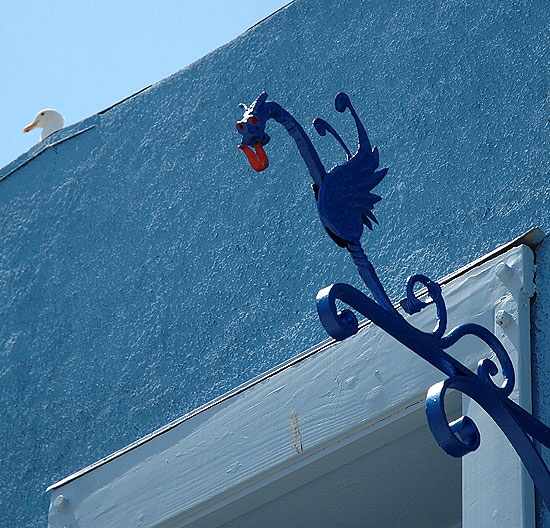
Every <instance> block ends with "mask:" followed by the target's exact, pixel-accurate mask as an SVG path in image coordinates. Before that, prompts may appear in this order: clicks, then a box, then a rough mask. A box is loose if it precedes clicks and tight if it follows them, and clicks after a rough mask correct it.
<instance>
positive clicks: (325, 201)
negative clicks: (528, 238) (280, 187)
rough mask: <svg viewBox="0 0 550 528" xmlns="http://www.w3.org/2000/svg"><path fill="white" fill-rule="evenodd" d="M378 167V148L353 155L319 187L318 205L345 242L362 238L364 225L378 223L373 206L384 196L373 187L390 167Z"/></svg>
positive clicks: (332, 230) (333, 231) (331, 231)
mask: <svg viewBox="0 0 550 528" xmlns="http://www.w3.org/2000/svg"><path fill="white" fill-rule="evenodd" d="M354 158H355V157H354ZM377 167H378V151H377V150H376V148H375V149H373V151H372V153H371V155H370V156H367V157H363V156H360V157H358V158H355V159H351V160H350V161H348V162H347V163H344V164H343V165H338V166H336V167H334V169H332V170H331V171H330V172H329V173H328V174H327V175H326V176H325V178H324V180H323V183H322V184H321V187H320V188H319V194H318V200H317V208H318V211H319V216H320V217H321V221H322V222H323V224H324V226H325V227H326V228H327V230H328V231H329V234H333V235H336V237H337V238H339V239H342V240H343V241H344V242H359V240H360V238H361V235H362V233H363V225H365V226H367V227H368V228H369V229H372V222H375V223H378V221H377V220H376V217H375V216H374V213H373V209H374V206H375V204H376V203H377V202H379V201H380V200H381V198H380V196H378V195H377V194H374V193H372V192H371V191H372V189H374V187H376V186H377V185H378V184H379V183H380V182H381V181H382V179H383V178H384V176H385V175H386V173H387V172H388V169H382V170H379V171H376V168H377ZM333 238H334V237H333ZM335 241H336V242H337V243H339V242H338V240H335ZM340 245H342V244H340Z"/></svg>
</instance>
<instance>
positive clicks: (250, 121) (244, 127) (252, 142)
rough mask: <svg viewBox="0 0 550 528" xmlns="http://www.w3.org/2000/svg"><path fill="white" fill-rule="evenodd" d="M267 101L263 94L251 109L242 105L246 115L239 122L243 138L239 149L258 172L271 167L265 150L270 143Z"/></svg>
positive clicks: (265, 95) (238, 128)
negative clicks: (267, 126)
mask: <svg viewBox="0 0 550 528" xmlns="http://www.w3.org/2000/svg"><path fill="white" fill-rule="evenodd" d="M266 99H267V94H266V93H265V92H262V93H261V94H260V96H259V97H258V99H256V101H254V102H253V103H252V106H250V108H249V107H247V106H246V105H245V104H242V103H241V105H240V106H241V108H243V109H244V115H243V117H242V119H241V120H240V121H239V122H237V130H238V131H239V133H240V134H242V136H243V139H242V142H241V144H240V145H239V146H238V148H239V149H240V150H242V151H243V152H244V153H245V155H246V158H247V159H248V162H249V163H250V166H251V167H252V168H253V169H254V170H255V171H257V172H261V171H263V170H265V169H267V167H268V165H269V160H268V159H267V155H266V153H265V151H264V149H263V147H264V146H265V145H267V144H268V143H269V136H268V135H267V134H266V133H265V125H266V123H267V121H268V119H269V115H268V112H267V109H266V107H265V106H266V105H265V101H266ZM252 148H254V150H252Z"/></svg>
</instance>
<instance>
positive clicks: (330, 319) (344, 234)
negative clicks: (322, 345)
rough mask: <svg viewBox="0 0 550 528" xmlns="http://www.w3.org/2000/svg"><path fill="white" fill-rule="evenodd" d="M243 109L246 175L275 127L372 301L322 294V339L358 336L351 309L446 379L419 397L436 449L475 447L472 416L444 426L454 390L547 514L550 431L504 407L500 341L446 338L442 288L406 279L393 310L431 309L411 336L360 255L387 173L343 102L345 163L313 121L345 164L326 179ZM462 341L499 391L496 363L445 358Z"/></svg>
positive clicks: (295, 130) (350, 291)
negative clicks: (352, 143) (354, 141)
mask: <svg viewBox="0 0 550 528" xmlns="http://www.w3.org/2000/svg"><path fill="white" fill-rule="evenodd" d="M242 106H243V108H244V109H245V113H244V116H243V118H242V119H241V120H240V121H239V122H238V123H237V130H238V131H239V132H240V133H241V134H242V136H243V139H242V143H241V145H240V146H239V148H240V149H241V150H243V152H244V153H245V155H246V157H247V158H248V160H249V162H250V165H251V166H252V168H253V169H254V170H256V171H262V170H265V169H266V168H267V167H268V165H269V162H268V158H267V155H266V153H265V151H264V148H263V147H264V146H265V145H267V143H268V142H269V139H270V138H269V136H268V135H267V134H266V132H265V126H266V124H267V121H269V119H274V120H275V121H277V122H278V123H280V124H282V125H283V126H284V127H285V128H286V130H287V131H288V133H289V134H290V136H291V137H292V138H293V139H294V140H295V142H296V145H297V147H298V150H299V152H300V154H301V156H302V158H303V159H304V161H305V163H306V166H307V168H308V169H309V172H310V174H311V176H312V178H313V182H314V183H313V185H312V187H313V191H314V193H315V198H316V201H317V210H318V213H319V217H320V219H321V222H322V223H323V225H324V226H325V229H326V230H327V232H328V234H329V235H330V237H331V238H332V239H333V240H334V242H335V243H336V244H338V245H339V246H341V247H344V248H346V249H347V250H348V252H349V253H350V255H351V258H352V259H353V262H354V263H355V265H356V267H357V270H358V271H359V274H360V276H361V277H362V279H363V281H364V282H365V285H366V286H367V288H368V289H369V290H370V292H371V293H372V295H373V297H374V300H373V299H371V298H370V297H368V296H367V295H365V294H364V293H362V292H361V291H359V290H357V289H356V288H354V287H352V286H349V285H348V284H333V285H331V286H328V287H327V288H324V289H322V290H321V291H320V292H319V293H318V294H317V311H318V313H319V318H320V320H321V323H322V324H323V326H324V327H325V330H326V331H327V332H328V334H329V335H330V336H332V337H333V338H334V339H337V340H343V339H346V338H347V337H350V336H351V335H353V334H355V333H356V332H357V331H358V320H357V317H356V316H355V314H354V312H353V311H352V310H349V309H345V310H342V311H338V309H337V307H336V300H339V301H341V302H343V303H345V304H346V305H348V306H349V307H351V308H353V309H354V310H355V311H357V312H359V313H361V314H362V315H363V316H365V317H367V318H368V319H370V320H371V321H372V322H373V323H374V324H376V325H377V326H379V327H380V328H382V329H383V330H384V331H386V332H387V333H388V334H390V335H391V336H392V337H394V338H395V339H397V341H399V342H400V343H402V344H403V345H405V346H406V347H408V348H409V349H410V350H412V351H413V352H415V353H416V354H418V355H419V356H420V357H422V358H423V359H425V360H426V361H428V362H429V363H431V364H432V365H433V366H434V367H436V368H437V369H439V370H440V371H441V372H443V373H444V374H446V375H447V376H448V378H447V379H446V380H444V381H442V382H440V383H438V384H436V385H434V386H433V387H431V388H430V390H429V391H428V394H427V397H426V415H427V418H428V423H429V426H430V429H431V431H432V433H433V435H434V437H435V439H436V440H437V442H438V443H439V445H440V446H441V447H442V448H443V449H444V450H445V451H446V452H447V453H448V454H449V455H452V456H455V457H461V456H464V455H465V454H467V453H470V452H472V451H474V450H475V449H477V448H478V447H479V444H480V434H479V431H478V429H477V427H476V425H475V423H474V422H473V421H472V420H471V419H470V418H468V417H467V416H463V417H461V418H460V419H458V420H455V421H453V422H451V423H449V422H448V420H447V417H446V413H445V405H444V398H445V393H446V392H447V390H448V389H454V390H458V391H460V392H462V393H464V394H466V395H468V396H469V397H470V398H472V399H473V400H475V401H476V402H477V403H478V404H479V405H480V406H481V407H482V408H483V409H484V410H485V411H486V412H487V413H488V414H489V415H490V416H491V417H492V418H493V420H494V421H495V422H496V423H497V425H498V426H499V427H500V428H501V429H502V431H503V432H504V434H505V435H506V437H507V438H508V440H509V441H510V443H511V444H512V446H513V447H514V449H515V450H516V452H517V453H518V454H519V456H520V457H521V459H522V461H523V463H524V465H525V467H526V468H527V470H528V472H529V474H530V475H531V478H532V479H533V482H534V483H535V486H536V487H537V489H538V491H539V493H540V495H541V497H542V498H543V500H544V502H545V503H546V505H547V506H548V507H549V508H550V471H549V470H548V467H547V466H546V465H545V463H544V461H543V459H542V458H541V456H540V454H539V452H538V451H537V448H536V446H535V442H540V443H541V444H543V445H544V446H546V447H550V428H548V427H547V426H546V425H544V424H543V423H542V422H540V421H539V420H537V419H536V418H534V417H533V416H531V415H530V414H529V413H528V412H527V411H525V410H524V409H522V408H521V407H520V406H519V405H517V404H516V403H515V402H513V401H512V400H510V398H509V396H510V394H511V392H512V390H513V388H514V383H515V374H514V369H513V365H512V362H511V360H510V357H509V356H508V353H507V352H506V350H505V349H504V347H503V345H502V343H501V342H500V341H499V340H498V338H497V337H496V336H495V335H494V334H493V333H492V332H490V331H489V330H488V329H486V328H484V327H483V326H480V325H477V324H473V323H467V324H463V325H460V326H458V327H456V328H455V329H453V330H452V331H450V332H449V333H447V334H445V332H446V327H447V310H446V307H445V302H444V300H443V296H442V294H441V287H440V286H439V284H437V283H436V282H434V281H432V280H430V279H429V278H428V277H426V276H424V275H414V276H412V277H410V278H409V279H408V282H407V287H406V298H405V300H403V301H401V307H402V309H403V310H404V311H405V312H406V313H407V314H413V313H417V312H420V311H421V310H423V309H424V308H426V307H427V306H429V305H431V304H434V305H435V307H436V313H437V316H436V317H437V322H436V326H435V328H434V330H433V331H432V332H424V331H421V330H419V329H417V328H415V327H414V326H412V325H411V324H410V323H408V322H407V321H406V320H405V318H404V317H403V316H402V315H401V314H400V313H399V312H398V311H397V310H396V308H395V307H394V306H393V304H392V302H391V301H390V299H389V297H388V295H387V294H386V291H385V290H384V287H383V286H382V284H381V282H380V280H379V279H378V276H377V275H376V271H375V270H374V267H373V266H372V264H371V262H370V261H369V259H368V257H367V255H366V254H365V252H364V251H363V248H362V246H361V242H360V239H361V235H362V233H363V226H366V227H368V228H369V229H372V223H373V222H375V223H378V222H377V220H376V217H375V216H374V214H373V212H372V211H373V208H374V205H375V204H376V203H377V202H378V201H380V199H381V198H380V196H378V195H376V194H373V193H372V192H371V191H372V190H373V188H374V187H376V185H378V183H380V181H381V180H382V179H383V178H384V176H385V175H386V173H387V171H388V169H382V170H376V169H377V168H378V164H379V156H378V150H377V149H376V147H374V148H372V147H371V144H370V141H369V139H368V136H367V133H366V131H365V128H364V127H363V124H362V123H361V121H360V119H359V117H358V115H357V113H356V112H355V109H354V108H353V106H352V105H351V102H350V100H349V97H348V96H347V95H346V94H344V93H340V94H338V95H337V96H336V100H335V106H336V110H337V111H338V112H344V111H345V110H349V111H350V113H351V115H352V117H353V119H354V121H355V125H356V127H357V131H358V135H359V148H358V150H357V152H356V153H355V154H354V155H353V156H352V155H351V152H350V150H349V149H348V147H347V146H346V144H345V143H344V141H343V140H342V138H341V137H340V136H339V135H338V133H337V132H336V131H335V130H334V129H333V128H332V127H331V126H330V125H329V124H328V123H327V122H326V121H324V120H322V119H316V120H315V121H314V126H315V129H316V130H317V132H318V133H319V134H320V135H322V136H324V135H326V133H327V132H328V133H330V134H331V135H332V136H334V137H335V138H336V140H337V141H338V143H339V144H340V145H341V146H342V148H343V149H344V151H345V152H346V155H347V161H346V162H345V163H343V164H341V165H337V166H336V167H334V168H333V169H331V170H330V171H329V172H326V171H325V168H324V167H323V164H322V163H321V160H320V158H319V155H318V154H317V152H316V150H315V148H314V146H313V144H312V142H311V140H310V138H309V137H308V135H307V134H306V132H305V131H304V129H303V128H302V126H301V125H300V124H299V123H298V121H296V119H295V118H294V117H293V116H292V115H291V114H290V113H289V112H288V111H286V110H285V109H284V108H282V107H281V106H280V105H279V104H277V103H275V102H272V101H267V94H266V93H262V94H261V95H260V96H259V98H258V99H257V100H256V101H255V102H254V103H253V104H252V105H251V106H250V108H248V107H247V106H246V105H242ZM252 147H254V149H255V150H254V151H253V150H252ZM417 284H421V285H423V286H424V287H425V288H426V289H427V290H428V297H427V299H428V300H425V301H424V300H420V299H419V298H417V296H416V295H415V293H414V288H415V286H416V285H417ZM466 335H470V336H474V337H477V338H478V339H481V340H482V341H483V342H484V343H485V344H486V345H487V346H488V347H489V349H490V350H491V351H492V352H494V354H495V356H496V358H497V359H498V362H499V364H500V371H501V374H502V377H503V381H502V383H501V384H500V385H496V384H495V382H494V381H493V377H494V376H495V375H496V374H497V373H498V372H499V367H498V366H497V364H496V363H495V362H494V361H492V360H490V359H488V358H484V359H482V360H481V361H480V362H479V363H478V367H477V370H476V372H475V373H474V372H472V371H471V370H470V369H469V368H467V367H466V366H465V365H463V364H462V363H460V362H459V361H457V360H456V359H455V358H454V357H452V356H451V355H450V354H448V353H447V352H446V351H445V350H446V349H447V348H449V347H451V346H452V345H454V344H455V343H456V342H457V341H459V340H460V339H461V338H463V337H464V336H466Z"/></svg>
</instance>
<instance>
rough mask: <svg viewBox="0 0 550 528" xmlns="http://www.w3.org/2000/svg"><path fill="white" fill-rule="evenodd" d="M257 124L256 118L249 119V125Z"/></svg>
mask: <svg viewBox="0 0 550 528" xmlns="http://www.w3.org/2000/svg"><path fill="white" fill-rule="evenodd" d="M258 122H259V119H258V118H257V117H255V116H253V117H251V118H250V124H251V125H255V124H256V123H258Z"/></svg>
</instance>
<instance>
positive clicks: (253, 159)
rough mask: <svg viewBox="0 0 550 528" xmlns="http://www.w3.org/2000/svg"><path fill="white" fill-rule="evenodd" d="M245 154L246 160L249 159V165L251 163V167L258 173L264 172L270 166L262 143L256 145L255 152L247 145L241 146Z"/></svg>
mask: <svg viewBox="0 0 550 528" xmlns="http://www.w3.org/2000/svg"><path fill="white" fill-rule="evenodd" d="M238 148H240V149H241V150H242V151H243V152H244V154H245V156H246V158H247V159H248V163H250V166H251V167H252V168H253V169H254V170H255V171H256V172H262V171H263V170H265V169H267V167H268V165H269V160H268V159H267V154H266V153H265V151H264V149H263V147H262V142H261V141H258V143H256V145H254V149H255V150H256V152H254V150H252V149H251V148H250V147H247V146H246V145H239V147H238Z"/></svg>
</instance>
